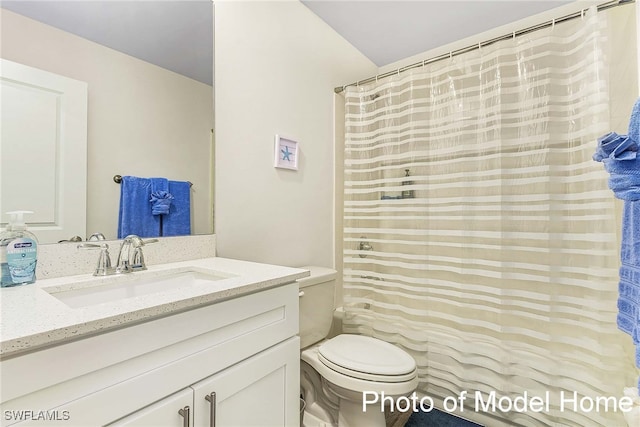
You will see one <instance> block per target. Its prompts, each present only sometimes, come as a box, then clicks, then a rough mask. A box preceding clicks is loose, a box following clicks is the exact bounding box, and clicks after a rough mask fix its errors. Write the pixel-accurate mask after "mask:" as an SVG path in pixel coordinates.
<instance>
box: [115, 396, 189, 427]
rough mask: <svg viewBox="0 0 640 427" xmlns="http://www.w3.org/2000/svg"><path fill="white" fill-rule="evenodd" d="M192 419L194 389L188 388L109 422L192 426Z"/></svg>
mask: <svg viewBox="0 0 640 427" xmlns="http://www.w3.org/2000/svg"><path fill="white" fill-rule="evenodd" d="M179 411H181V412H182V414H181V413H179ZM192 420H193V390H192V389H190V388H187V389H185V390H181V391H179V392H177V393H175V394H172V395H171V396H169V397H167V398H165V399H162V400H161V401H159V402H156V403H154V404H153V405H149V406H147V407H146V408H142V409H141V410H139V411H136V412H134V413H133V414H131V415H128V416H127V417H125V418H122V419H120V420H118V421H116V422H115V423H112V424H109V426H118V427H120V426H128V427H133V426H148V427H174V426H175V427H191V426H192V425H193V424H192Z"/></svg>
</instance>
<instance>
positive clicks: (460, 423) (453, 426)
mask: <svg viewBox="0 0 640 427" xmlns="http://www.w3.org/2000/svg"><path fill="white" fill-rule="evenodd" d="M404 427H482V426H481V425H480V424H476V423H472V422H471V421H467V420H463V419H462V418H458V417H456V416H453V415H451V414H447V413H446V412H442V411H438V410H437V409H435V408H434V409H432V410H431V411H430V412H414V413H413V414H411V416H410V417H409V419H408V420H407V423H406V424H405V425H404Z"/></svg>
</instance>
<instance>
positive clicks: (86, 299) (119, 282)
mask: <svg viewBox="0 0 640 427" xmlns="http://www.w3.org/2000/svg"><path fill="white" fill-rule="evenodd" d="M230 277H233V276H232V275H229V274H225V273H219V274H218V273H216V274H212V273H209V272H207V273H203V272H199V271H181V272H175V271H168V272H166V274H162V275H160V276H158V275H153V276H150V275H141V274H140V273H129V274H126V275H123V276H110V277H108V278H105V279H104V280H103V281H101V282H99V283H96V282H86V283H79V284H74V285H73V288H72V289H68V287H67V288H66V289H65V287H54V288H51V289H45V290H46V291H47V292H48V293H49V294H51V295H52V296H53V297H55V298H57V299H59V300H60V301H62V302H63V303H65V304H66V305H68V306H69V307H71V308H80V307H87V306H91V305H96V304H102V303H105V302H114V301H118V300H123V299H127V298H133V297H138V296H141V295H150V294H155V293H158V292H166V291H172V290H176V289H184V288H186V287H194V286H201V285H214V284H216V282H218V281H220V280H223V279H228V278H230Z"/></svg>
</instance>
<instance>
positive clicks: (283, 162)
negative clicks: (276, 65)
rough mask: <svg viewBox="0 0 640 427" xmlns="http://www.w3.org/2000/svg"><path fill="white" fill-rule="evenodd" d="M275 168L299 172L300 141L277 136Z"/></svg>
mask: <svg viewBox="0 0 640 427" xmlns="http://www.w3.org/2000/svg"><path fill="white" fill-rule="evenodd" d="M274 154H275V157H274V166H275V167H277V168H282V169H292V170H298V157H299V148H298V141H294V140H293V139H290V138H285V137H283V136H281V135H276V138H275V153H274Z"/></svg>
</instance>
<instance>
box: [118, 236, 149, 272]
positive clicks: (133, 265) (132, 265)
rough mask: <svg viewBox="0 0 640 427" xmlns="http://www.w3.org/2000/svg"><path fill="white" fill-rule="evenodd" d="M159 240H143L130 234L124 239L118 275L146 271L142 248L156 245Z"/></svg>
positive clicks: (119, 253) (119, 256) (120, 252)
mask: <svg viewBox="0 0 640 427" xmlns="http://www.w3.org/2000/svg"><path fill="white" fill-rule="evenodd" d="M157 241H158V239H147V240H142V238H140V237H139V236H136V235H135V234H130V235H128V236H127V237H125V238H124V240H123V241H122V245H121V246H120V251H119V252H118V261H117V262H116V270H115V272H116V274H121V273H131V272H133V271H139V270H146V269H147V266H146V264H145V262H144V255H143V254H142V247H143V246H144V245H146V244H149V243H155V242H157Z"/></svg>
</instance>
